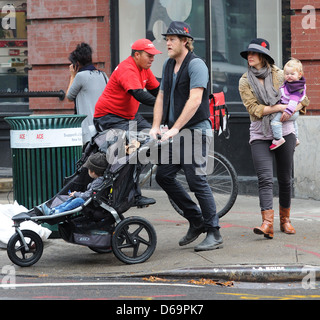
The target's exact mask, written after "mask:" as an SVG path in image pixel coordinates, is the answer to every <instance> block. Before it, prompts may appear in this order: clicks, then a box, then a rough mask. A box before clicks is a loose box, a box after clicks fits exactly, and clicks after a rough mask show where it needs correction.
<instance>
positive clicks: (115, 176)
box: [7, 130, 157, 267]
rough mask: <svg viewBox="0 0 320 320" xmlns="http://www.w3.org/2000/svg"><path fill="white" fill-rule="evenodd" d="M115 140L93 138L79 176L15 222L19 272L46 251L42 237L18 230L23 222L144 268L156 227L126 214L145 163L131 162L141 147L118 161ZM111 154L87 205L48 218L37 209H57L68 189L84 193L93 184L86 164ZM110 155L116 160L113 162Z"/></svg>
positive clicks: (14, 257)
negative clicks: (53, 227) (44, 226)
mask: <svg viewBox="0 0 320 320" xmlns="http://www.w3.org/2000/svg"><path fill="white" fill-rule="evenodd" d="M113 137H114V132H112V131H111V130H108V131H106V132H102V133H99V134H97V135H96V136H95V137H93V138H92V140H91V142H90V143H89V144H88V145H87V146H86V148H85V150H84V152H83V155H82V157H81V159H80V160H79V161H78V162H77V170H76V172H75V173H74V174H73V175H72V176H70V177H68V178H66V179H65V184H64V187H63V188H62V189H61V190H60V192H59V193H58V194H56V195H55V196H54V197H53V198H52V199H50V200H48V201H46V202H45V203H43V204H41V205H40V206H38V207H37V208H33V209H31V210H29V211H28V212H21V213H19V214H17V215H15V216H14V217H13V218H12V220H13V222H14V227H15V231H16V232H15V233H14V235H13V236H12V237H11V238H10V240H9V242H8V245H7V254H8V257H9V259H10V260H11V261H12V262H13V263H15V264H17V265H19V266H21V267H28V266H31V265H33V264H35V263H36V262H37V261H38V260H39V259H40V258H41V256H42V252H43V242H42V240H41V238H40V236H39V235H38V234H37V233H35V232H33V231H31V230H25V229H23V230H21V229H20V224H21V223H22V222H23V221H33V222H35V223H37V224H42V223H47V224H49V225H56V224H57V225H58V229H59V233H60V237H61V238H62V239H63V240H65V241H67V242H70V243H73V244H78V245H83V246H87V247H88V248H89V249H91V250H93V251H95V252H98V253H105V252H109V251H110V247H111V249H112V251H113V253H114V255H115V256H116V257H117V258H118V259H119V260H120V261H122V262H124V263H127V264H135V263H142V262H144V261H146V260H147V259H149V258H150V257H151V255H152V254H153V252H154V250H155V248H156V243H157V236H156V232H155V230H154V228H153V226H152V224H151V223H150V222H149V221H148V220H146V219H144V218H142V217H137V216H136V217H134V216H131V217H124V215H123V213H124V212H126V211H127V210H129V209H130V208H131V207H132V206H133V204H134V200H135V198H134V196H135V184H136V182H137V179H138V178H139V173H140V171H141V163H139V162H137V163H136V162H135V163H133V162H132V161H130V159H132V158H133V157H137V154H138V153H139V151H140V149H142V148H140V149H136V150H134V152H132V153H129V152H124V153H123V154H122V156H123V157H124V161H119V154H117V153H115V152H114V150H116V149H117V148H116V147H115V148H114V149H113V148H112V146H114V145H115V143H114V142H113V140H112V139H113ZM126 140H127V139H124V141H125V142H126V143H127V141H126ZM110 146H111V147H110ZM107 153H109V157H107V161H108V165H107V168H106V170H105V171H104V172H103V178H102V180H103V182H102V183H101V185H100V186H99V187H98V188H92V193H91V196H90V197H89V199H88V200H86V201H85V202H84V203H83V204H82V205H80V206H78V207H76V208H74V209H71V210H68V211H65V212H60V213H55V214H52V215H49V216H47V215H44V214H43V212H42V211H41V210H39V208H41V207H43V206H44V205H46V206H47V207H48V208H55V207H56V206H57V205H59V204H61V203H63V202H65V199H66V197H68V190H79V191H81V192H85V190H86V189H87V186H88V184H89V183H90V182H92V178H91V177H90V176H89V174H88V167H87V166H86V165H85V164H87V163H88V159H89V158H90V161H91V160H92V155H95V154H102V155H103V156H104V157H106V155H107ZM110 154H111V155H115V157H114V159H113V157H112V156H111V157H110ZM99 157H100V156H99ZM137 158H138V157H137ZM112 160H114V161H112ZM96 180H97V179H96ZM91 186H92V185H91Z"/></svg>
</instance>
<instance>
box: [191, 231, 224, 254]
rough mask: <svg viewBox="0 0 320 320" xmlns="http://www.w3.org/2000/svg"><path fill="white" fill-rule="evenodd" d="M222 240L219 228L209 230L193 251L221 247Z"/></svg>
mask: <svg viewBox="0 0 320 320" xmlns="http://www.w3.org/2000/svg"><path fill="white" fill-rule="evenodd" d="M222 243H223V240H222V237H221V234H220V231H219V228H212V229H209V230H208V232H207V236H206V238H205V239H204V240H203V241H202V242H201V243H200V244H198V245H197V246H196V247H195V248H194V251H208V250H214V249H219V248H222V247H223V244H222Z"/></svg>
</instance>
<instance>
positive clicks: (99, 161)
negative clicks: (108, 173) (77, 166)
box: [36, 152, 108, 216]
mask: <svg viewBox="0 0 320 320" xmlns="http://www.w3.org/2000/svg"><path fill="white" fill-rule="evenodd" d="M83 166H84V167H85V168H87V169H88V174H89V176H90V178H92V179H93V181H92V182H91V183H89V184H88V187H87V190H86V191H85V192H80V191H73V192H69V198H68V200H67V201H65V202H63V203H61V204H60V205H58V206H56V207H54V208H49V207H48V206H47V205H46V204H43V205H42V206H40V207H37V208H36V210H37V209H39V210H40V211H42V212H43V213H44V214H45V215H47V216H50V215H52V214H57V213H61V212H65V211H69V210H72V209H74V208H76V207H79V206H81V205H82V204H84V203H85V201H86V200H88V199H89V198H90V197H91V196H92V192H93V190H96V189H99V188H100V187H101V186H102V184H103V180H104V178H103V173H104V172H105V170H106V169H107V166H108V161H107V159H106V156H105V154H103V153H100V152H98V153H94V154H92V155H90V156H89V158H88V160H87V162H86V163H85V164H84V165H83Z"/></svg>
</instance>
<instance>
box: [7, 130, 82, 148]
mask: <svg viewBox="0 0 320 320" xmlns="http://www.w3.org/2000/svg"><path fill="white" fill-rule="evenodd" d="M10 141H11V143H10V145H11V148H12V149H36V148H55V147H72V146H82V128H63V129H42V130H10Z"/></svg>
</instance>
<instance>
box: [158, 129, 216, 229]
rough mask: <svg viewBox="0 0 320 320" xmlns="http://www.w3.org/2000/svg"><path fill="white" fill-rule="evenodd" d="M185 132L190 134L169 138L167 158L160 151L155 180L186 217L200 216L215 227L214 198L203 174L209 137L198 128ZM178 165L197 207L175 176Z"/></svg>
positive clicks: (208, 226) (190, 218)
mask: <svg viewBox="0 0 320 320" xmlns="http://www.w3.org/2000/svg"><path fill="white" fill-rule="evenodd" d="M185 130H188V129H185ZM182 132H183V131H182ZM189 132H190V133H191V134H186V135H183V136H184V139H181V136H179V137H178V136H175V137H174V138H173V143H172V145H170V147H169V152H168V157H167V158H165V157H162V154H161V164H160V165H159V166H158V170H157V175H156V181H157V182H158V184H159V185H160V186H161V187H162V188H163V190H164V191H165V192H166V193H167V194H168V196H169V197H170V198H171V199H172V200H173V201H174V202H175V203H176V204H177V205H178V207H179V208H180V209H181V210H182V211H183V213H184V216H185V218H186V219H187V220H189V221H190V220H192V219H197V218H201V217H203V219H204V223H205V227H206V228H207V229H211V228H219V217H218V215H217V213H216V205H215V201H214V198H213V195H212V191H211V189H210V187H209V184H208V182H207V179H206V174H205V167H206V164H207V154H208V152H209V145H210V142H211V139H212V138H211V137H208V136H205V135H202V133H201V131H199V130H189ZM185 151H187V152H185ZM161 152H162V151H161ZM179 153H180V154H179ZM181 168H182V169H183V170H184V173H185V176H186V179H187V182H188V185H189V188H190V191H191V192H193V193H194V195H195V196H196V198H197V200H198V202H199V206H200V208H199V206H198V205H197V204H196V203H195V202H194V201H193V200H192V199H191V198H190V196H189V194H188V193H187V192H186V190H185V189H184V188H183V187H182V186H181V184H180V183H179V182H178V181H177V180H176V179H175V177H176V174H177V172H178V171H179V170H180V169H181Z"/></svg>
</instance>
